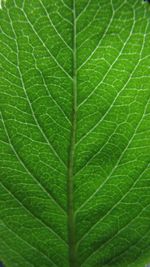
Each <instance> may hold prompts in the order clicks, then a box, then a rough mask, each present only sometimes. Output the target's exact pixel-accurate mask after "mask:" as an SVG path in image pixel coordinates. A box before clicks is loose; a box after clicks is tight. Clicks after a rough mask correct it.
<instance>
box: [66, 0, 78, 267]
mask: <svg viewBox="0 0 150 267" xmlns="http://www.w3.org/2000/svg"><path fill="white" fill-rule="evenodd" d="M72 89H73V92H72V93H73V100H72V101H73V104H72V129H71V140H70V149H69V160H68V239H69V264H70V267H77V255H76V249H75V245H76V240H75V219H74V192H73V191H74V179H73V176H74V155H75V142H76V125H77V46H76V6H75V0H73V86H72Z"/></svg>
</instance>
